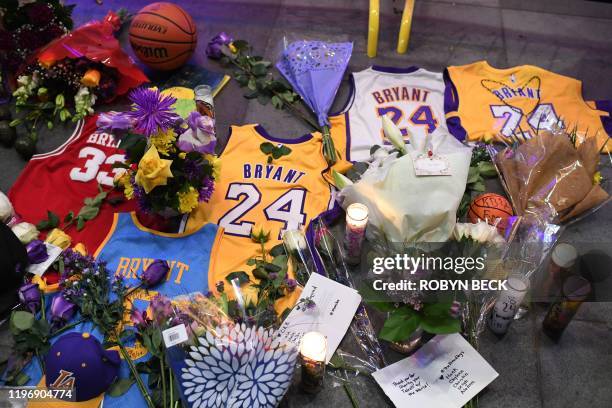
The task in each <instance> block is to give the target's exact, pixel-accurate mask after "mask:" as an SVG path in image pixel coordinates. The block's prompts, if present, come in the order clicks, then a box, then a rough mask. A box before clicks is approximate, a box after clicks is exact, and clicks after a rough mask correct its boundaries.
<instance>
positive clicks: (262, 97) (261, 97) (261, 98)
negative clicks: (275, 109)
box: [257, 94, 270, 105]
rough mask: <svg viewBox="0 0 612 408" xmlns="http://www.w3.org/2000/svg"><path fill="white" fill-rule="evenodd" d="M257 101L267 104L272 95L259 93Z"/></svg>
mask: <svg viewBox="0 0 612 408" xmlns="http://www.w3.org/2000/svg"><path fill="white" fill-rule="evenodd" d="M257 102H259V103H260V104H262V105H267V104H268V102H270V97H269V96H266V95H262V94H259V95H257Z"/></svg>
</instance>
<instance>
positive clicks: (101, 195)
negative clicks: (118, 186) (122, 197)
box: [93, 191, 108, 206]
mask: <svg viewBox="0 0 612 408" xmlns="http://www.w3.org/2000/svg"><path fill="white" fill-rule="evenodd" d="M107 195H108V193H107V192H106V191H102V192H100V193H98V195H96V196H95V197H94V199H93V205H96V206H100V204H102V202H103V201H104V199H105V198H106V196H107Z"/></svg>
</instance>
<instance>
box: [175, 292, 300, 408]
mask: <svg viewBox="0 0 612 408" xmlns="http://www.w3.org/2000/svg"><path fill="white" fill-rule="evenodd" d="M172 303H173V305H174V308H175V313H176V315H177V316H180V318H177V319H175V324H178V326H172V327H171V332H167V333H170V334H168V335H166V338H169V337H170V336H171V335H172V333H174V331H172V329H175V328H178V327H179V326H180V325H185V326H186V327H188V330H187V331H186V332H187V333H188V336H187V337H188V340H187V341H185V342H183V343H177V344H172V343H169V344H168V343H167V344H166V357H167V359H168V362H169V365H170V367H171V368H172V373H173V375H174V377H175V378H176V383H177V384H178V386H179V390H178V391H179V392H180V396H181V399H182V400H183V403H184V406H186V407H194V408H195V407H254V406H261V407H275V406H277V405H278V404H279V403H280V400H281V399H282V397H283V396H284V394H285V392H286V391H287V389H288V388H289V385H290V384H291V379H292V377H293V372H294V369H295V364H296V360H297V350H296V348H295V347H294V346H293V345H289V344H285V343H284V342H282V341H281V340H280V339H279V338H278V337H277V336H276V335H275V331H274V329H264V328H263V327H257V326H252V327H250V326H249V325H247V324H246V323H241V324H236V323H234V322H233V321H231V319H229V318H227V316H226V315H225V314H224V313H223V311H222V309H221V308H220V307H219V305H218V304H217V303H216V302H215V301H214V300H211V299H208V298H207V297H206V296H203V295H201V294H195V295H191V296H182V297H180V298H177V299H174V301H173V302H172ZM176 333H179V334H177V335H176V336H177V337H175V338H177V339H178V338H181V335H180V332H179V331H177V332H176ZM182 338H184V337H182Z"/></svg>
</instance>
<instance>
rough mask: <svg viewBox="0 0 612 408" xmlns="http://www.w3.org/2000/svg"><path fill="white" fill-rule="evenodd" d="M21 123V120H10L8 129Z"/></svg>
mask: <svg viewBox="0 0 612 408" xmlns="http://www.w3.org/2000/svg"><path fill="white" fill-rule="evenodd" d="M22 123H23V120H22V119H13V120H11V123H9V126H10V127H15V126H19V125H21V124H22Z"/></svg>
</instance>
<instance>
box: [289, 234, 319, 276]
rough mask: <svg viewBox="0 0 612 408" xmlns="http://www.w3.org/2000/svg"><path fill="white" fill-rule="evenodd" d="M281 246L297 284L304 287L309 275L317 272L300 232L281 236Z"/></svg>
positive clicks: (304, 237) (312, 257)
mask: <svg viewBox="0 0 612 408" xmlns="http://www.w3.org/2000/svg"><path fill="white" fill-rule="evenodd" d="M283 246H284V247H285V252H286V253H287V255H288V256H289V262H290V265H291V269H292V270H293V274H294V276H295V278H296V280H297V283H298V284H299V285H300V286H302V287H304V286H305V285H306V282H307V281H308V278H309V277H310V274H312V273H315V272H316V271H317V265H316V263H315V259H314V256H313V254H312V252H311V250H310V247H309V246H308V243H307V240H306V235H305V234H304V231H302V230H290V231H287V232H285V234H283Z"/></svg>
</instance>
